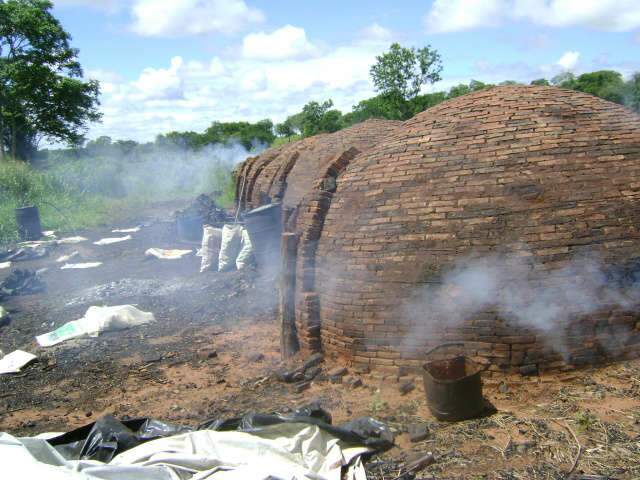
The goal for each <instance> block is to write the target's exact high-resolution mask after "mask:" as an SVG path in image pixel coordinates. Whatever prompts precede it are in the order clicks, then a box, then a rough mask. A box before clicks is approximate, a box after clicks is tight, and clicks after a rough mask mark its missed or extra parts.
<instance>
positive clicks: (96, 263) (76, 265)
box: [60, 262, 102, 270]
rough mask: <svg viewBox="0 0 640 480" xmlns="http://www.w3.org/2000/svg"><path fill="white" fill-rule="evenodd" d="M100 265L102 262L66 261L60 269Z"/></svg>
mask: <svg viewBox="0 0 640 480" xmlns="http://www.w3.org/2000/svg"><path fill="white" fill-rule="evenodd" d="M100 265H102V262H85V263H65V264H64V265H63V266H61V267H60V270H68V269H85V268H96V267H99V266H100Z"/></svg>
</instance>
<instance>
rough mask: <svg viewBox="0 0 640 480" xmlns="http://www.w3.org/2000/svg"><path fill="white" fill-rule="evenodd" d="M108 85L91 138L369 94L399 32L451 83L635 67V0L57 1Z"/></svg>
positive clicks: (136, 134) (192, 125) (639, 16)
mask: <svg viewBox="0 0 640 480" xmlns="http://www.w3.org/2000/svg"><path fill="white" fill-rule="evenodd" d="M54 5H55V7H54V14H55V15H56V16H57V17H58V18H59V19H60V20H61V22H62V24H63V26H64V27H65V28H66V29H67V30H68V31H69V32H70V33H71V35H72V36H73V45H74V46H75V47H77V48H79V49H80V61H81V63H82V65H83V67H84V68H85V75H86V76H87V77H90V78H95V79H98V80H100V82H101V84H102V96H101V101H102V107H101V108H102V111H103V112H104V120H103V122H102V123H101V124H96V125H95V126H94V127H92V128H91V130H90V132H89V135H88V136H89V137H90V138H95V137H97V136H99V135H109V136H111V137H113V138H120V139H123V138H131V139H135V140H138V141H147V140H152V139H153V138H154V137H155V135H156V134H157V133H162V132H167V131H171V130H195V131H201V130H203V129H205V128H206V127H207V126H208V125H209V124H210V123H211V122H212V121H214V120H220V121H229V120H243V119H244V120H250V121H256V120H259V119H262V118H271V119H272V120H274V121H276V122H277V121H282V120H283V119H284V118H286V116H287V115H290V114H292V113H295V112H297V111H299V110H300V109H301V107H302V106H303V105H304V104H305V103H306V102H308V101H310V100H325V99H327V98H331V99H333V101H334V103H335V104H336V106H337V107H338V108H340V109H342V110H343V111H348V110H350V108H351V106H352V105H354V104H355V103H357V102H358V101H360V100H362V99H364V98H367V97H370V96H371V95H373V94H374V91H373V87H372V85H371V82H370V79H369V67H370V66H371V64H372V63H373V62H374V61H375V56H376V55H378V54H380V53H381V52H383V51H385V50H386V49H388V47H389V45H390V44H391V43H392V42H394V41H397V42H399V43H400V44H402V45H405V46H416V47H421V46H424V45H431V46H432V47H434V48H436V49H437V50H438V51H439V52H440V54H441V55H442V59H443V64H444V70H443V74H442V77H443V80H442V81H441V82H439V83H438V84H436V85H434V86H431V87H429V89H431V90H433V89H435V90H440V89H447V88H448V87H450V86H451V85H454V84H457V83H460V82H468V81H469V80H471V79H476V80H482V81H485V82H500V81H503V80H517V81H523V82H529V81H531V80H533V79H535V78H540V77H546V78H550V77H552V76H554V75H556V74H558V73H560V72H562V71H566V70H570V71H573V72H576V73H580V72H584V71H592V70H595V69H603V68H611V69H616V70H618V71H620V72H622V73H623V74H625V75H629V74H630V73H632V72H634V71H640V56H639V55H638V52H639V51H640V1H639V0H434V1H432V2H429V1H411V0H398V1H394V2H389V1H386V0H363V1H360V0H340V1H336V0H323V1H308V2H304V1H295V2H293V1H284V0H278V1H273V0H271V1H269V0H54Z"/></svg>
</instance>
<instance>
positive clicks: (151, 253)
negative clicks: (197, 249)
mask: <svg viewBox="0 0 640 480" xmlns="http://www.w3.org/2000/svg"><path fill="white" fill-rule="evenodd" d="M190 253H193V250H176V249H173V250H165V249H163V248H149V249H147V251H146V252H144V255H145V257H156V258H159V259H161V260H180V259H181V258H182V257H184V256H185V255H189V254H190Z"/></svg>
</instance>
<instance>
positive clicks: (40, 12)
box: [0, 0, 100, 157]
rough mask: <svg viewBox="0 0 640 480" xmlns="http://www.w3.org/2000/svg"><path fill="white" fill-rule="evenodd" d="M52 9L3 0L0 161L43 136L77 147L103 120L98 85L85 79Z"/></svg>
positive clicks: (35, 0)
mask: <svg viewBox="0 0 640 480" xmlns="http://www.w3.org/2000/svg"><path fill="white" fill-rule="evenodd" d="M52 6H53V5H52V3H51V2H50V1H48V0H0V157H2V156H3V154H4V152H5V147H8V149H9V151H10V152H11V154H12V155H14V156H18V155H19V153H20V151H22V152H24V151H27V150H28V146H25V145H24V144H25V143H29V144H31V145H33V144H34V143H36V142H37V140H38V139H39V138H42V137H44V138H49V139H52V140H57V141H64V142H67V143H69V144H78V143H79V142H80V141H81V139H82V135H83V133H84V131H85V130H86V127H87V124H88V123H89V122H91V121H96V120H98V119H99V118H100V114H99V113H98V111H97V106H98V94H99V85H98V82H96V81H88V82H85V81H83V80H82V69H81V67H80V63H79V62H78V60H77V56H78V51H77V50H76V49H73V48H71V46H70V43H69V42H70V40H71V37H70V36H69V34H68V33H67V32H66V31H65V30H64V29H63V28H62V26H61V25H60V23H59V22H58V20H57V19H56V18H55V17H54V16H53V15H52V14H51V8H52ZM19 144H22V145H19Z"/></svg>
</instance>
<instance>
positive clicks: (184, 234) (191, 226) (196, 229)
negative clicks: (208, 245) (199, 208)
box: [176, 215, 204, 243]
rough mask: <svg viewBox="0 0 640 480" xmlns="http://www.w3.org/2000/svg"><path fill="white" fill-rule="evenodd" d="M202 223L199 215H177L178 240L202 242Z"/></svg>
mask: <svg viewBox="0 0 640 480" xmlns="http://www.w3.org/2000/svg"><path fill="white" fill-rule="evenodd" d="M203 225H204V221H203V219H202V217H201V216H199V215H179V216H178V217H177V218H176V229H177V231H178V238H179V239H180V240H184V241H187V242H198V243H199V242H202V235H203V232H204V230H203Z"/></svg>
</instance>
